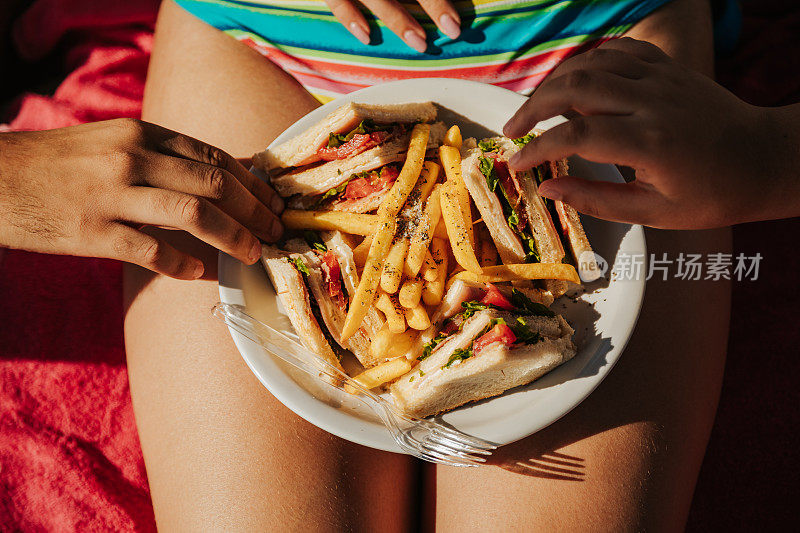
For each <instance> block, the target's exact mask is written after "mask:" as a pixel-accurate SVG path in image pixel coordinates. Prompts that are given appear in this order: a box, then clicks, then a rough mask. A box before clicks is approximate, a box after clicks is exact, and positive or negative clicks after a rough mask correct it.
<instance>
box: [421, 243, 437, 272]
mask: <svg viewBox="0 0 800 533" xmlns="http://www.w3.org/2000/svg"><path fill="white" fill-rule="evenodd" d="M437 240H440V241H441V239H437ZM432 243H433V242H432ZM432 243H431V244H432ZM419 275H420V276H422V278H423V279H424V280H425V281H433V280H435V279H436V278H437V277H439V263H437V262H436V260H435V259H434V258H433V254H432V253H431V251H430V250H425V259H423V260H422V268H421V269H420V271H419Z"/></svg>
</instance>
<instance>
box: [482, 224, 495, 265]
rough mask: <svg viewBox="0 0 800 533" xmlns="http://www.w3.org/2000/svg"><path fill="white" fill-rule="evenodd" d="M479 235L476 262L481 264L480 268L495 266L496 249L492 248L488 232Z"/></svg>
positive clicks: (492, 244)
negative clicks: (478, 250) (478, 255)
mask: <svg viewBox="0 0 800 533" xmlns="http://www.w3.org/2000/svg"><path fill="white" fill-rule="evenodd" d="M480 235H481V239H480V241H481V242H480V257H479V258H478V261H479V262H480V264H481V268H484V267H487V266H493V265H496V264H497V249H496V248H495V247H494V242H492V238H491V236H490V235H489V232H488V231H487V232H486V233H485V234H484V233H483V232H481V233H480Z"/></svg>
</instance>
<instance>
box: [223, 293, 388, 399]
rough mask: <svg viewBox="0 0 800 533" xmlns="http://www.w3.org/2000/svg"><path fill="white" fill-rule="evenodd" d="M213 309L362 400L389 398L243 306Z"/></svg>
mask: <svg viewBox="0 0 800 533" xmlns="http://www.w3.org/2000/svg"><path fill="white" fill-rule="evenodd" d="M211 312H212V314H213V315H214V316H216V317H217V318H219V319H221V320H222V321H223V322H225V324H227V325H228V326H229V327H230V328H231V329H233V330H235V331H237V332H238V333H240V334H242V335H243V336H245V337H246V338H248V339H250V340H251V341H253V342H255V343H256V344H259V345H261V346H263V347H264V348H266V349H267V350H268V351H269V352H271V353H272V354H274V355H275V356H277V357H279V358H280V359H282V360H283V361H286V362H287V363H289V364H290V365H292V366H293V367H295V368H297V369H299V370H302V371H303V372H305V373H307V374H310V375H311V376H313V377H315V378H316V377H319V376H320V374H322V375H324V376H327V377H328V378H330V381H329V382H328V384H329V385H330V386H332V387H334V388H336V389H339V390H341V391H344V392H347V393H348V394H350V392H349V391H348V390H346V389H345V387H344V385H343V384H342V383H346V384H347V385H348V386H350V387H352V388H353V389H355V390H356V391H358V392H359V393H360V395H357V397H358V398H359V399H361V400H362V401H365V397H366V398H369V399H371V400H372V401H374V402H376V403H379V404H380V403H381V402H382V401H385V400H383V398H380V397H379V396H377V395H376V394H375V393H373V392H372V391H371V390H369V389H367V388H366V387H364V386H363V385H362V384H361V383H359V382H358V381H356V380H354V379H353V378H351V377H350V376H348V375H347V374H346V373H345V372H343V371H341V370H339V369H338V368H336V367H335V366H333V365H332V364H330V363H329V362H328V361H326V360H325V359H323V358H321V357H319V356H318V355H317V354H315V353H313V352H312V351H311V350H308V349H307V348H305V347H304V346H302V345H300V344H298V343H297V342H295V341H294V340H292V339H290V338H289V337H287V336H286V335H284V334H283V333H281V332H279V331H277V330H275V329H273V328H271V327H270V326H268V325H267V324H264V323H263V322H262V321H260V320H258V319H257V318H254V317H252V316H250V315H249V314H247V313H246V312H245V311H244V310H243V309H242V307H241V306H238V305H231V304H226V303H222V302H219V303H217V305H215V306H214V307H213V308H212V309H211Z"/></svg>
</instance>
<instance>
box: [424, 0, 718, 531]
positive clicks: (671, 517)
mask: <svg viewBox="0 0 800 533" xmlns="http://www.w3.org/2000/svg"><path fill="white" fill-rule="evenodd" d="M630 35H631V36H634V37H636V38H640V39H642V38H644V39H647V40H650V41H651V42H654V43H655V44H657V45H659V46H661V47H662V48H663V49H664V50H665V51H666V52H667V53H670V54H672V55H673V56H674V57H677V58H679V59H680V60H682V61H683V62H684V63H685V64H687V65H689V66H692V67H694V68H696V69H698V70H701V71H704V72H707V73H709V74H710V73H711V68H712V61H713V60H712V56H711V33H710V17H709V12H708V6H707V3H706V2H696V1H695V0H680V1H677V2H675V3H674V4H670V5H668V6H666V7H665V8H664V9H662V10H660V11H659V12H657V13H655V14H654V15H653V16H651V17H649V18H648V19H647V20H645V21H643V22H642V23H640V24H639V25H638V26H637V27H635V28H633V29H632V30H631V32H630ZM647 245H648V250H649V251H650V252H652V253H655V254H656V256H657V257H661V253H664V252H666V253H667V254H668V257H669V258H672V259H675V258H676V257H677V255H678V254H679V253H681V252H684V253H709V252H729V251H730V247H731V243H730V231H729V230H719V231H707V232H685V233H680V232H667V231H648V232H647ZM729 313H730V285H729V283H727V282H711V281H704V282H699V281H698V282H690V281H678V280H669V281H666V282H663V281H650V282H648V285H647V290H646V294H645V301H644V308H643V310H642V314H641V316H640V318H639V323H638V326H637V328H636V331H635V333H634V336H633V338H632V339H631V342H630V344H629V345H628V348H627V349H626V350H625V353H624V355H623V357H622V359H621V360H620V362H619V363H618V365H617V366H616V367H615V368H614V370H613V371H612V372H611V374H610V375H609V377H608V379H606V380H605V381H604V382H603V384H602V385H601V386H600V387H599V388H598V389H597V390H596V391H595V392H594V393H593V394H592V395H591V396H590V397H589V398H588V399H587V401H585V402H584V403H583V404H581V405H580V406H579V407H578V408H576V409H575V410H574V411H573V412H572V413H570V414H569V415H567V416H566V417H564V418H563V419H561V420H560V421H558V422H557V423H555V424H553V425H552V426H550V427H549V428H547V429H545V430H544V431H541V432H539V433H537V434H536V435H534V436H532V437H529V438H527V439H524V440H523V441H521V442H518V443H515V444H513V445H510V446H506V447H504V448H503V449H501V450H500V452H499V453H498V454H497V462H498V464H499V467H489V468H485V469H478V470H473V469H470V470H459V469H453V468H443V467H437V468H436V469H435V473H434V472H432V470H433V468H430V469H429V472H428V475H429V477H430V478H433V477H435V483H432V482H431V483H428V487H429V490H430V491H432V492H434V491H435V493H434V494H430V495H428V496H427V497H426V498H425V500H424V501H425V502H434V501H435V502H436V503H435V508H430V509H428V511H427V515H428V519H429V520H428V521H429V522H430V521H431V520H435V523H436V527H437V528H441V530H442V531H478V530H484V529H485V528H486V526H487V524H491V529H492V530H495V531H526V530H532V529H535V530H539V529H541V530H547V531H550V530H559V531H561V530H564V531H580V530H592V531H632V530H644V531H661V530H671V531H675V530H682V528H683V527H684V524H685V521H686V516H687V513H688V510H689V506H690V503H691V498H692V493H693V491H694V485H695V482H696V479H697V474H698V471H699V468H700V464H701V461H702V458H703V453H704V451H705V446H706V443H707V441H708V436H709V433H710V431H711V426H712V422H713V419H714V413H715V411H716V407H717V401H718V398H719V390H720V385H721V381H722V371H723V367H724V361H725V351H726V341H727V334H728V321H729ZM465 508H468V509H469V512H464V510H465Z"/></svg>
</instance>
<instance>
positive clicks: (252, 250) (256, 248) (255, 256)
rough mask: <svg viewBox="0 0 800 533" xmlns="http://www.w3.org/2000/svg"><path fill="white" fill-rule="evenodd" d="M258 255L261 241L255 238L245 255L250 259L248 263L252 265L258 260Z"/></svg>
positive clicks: (259, 254)
mask: <svg viewBox="0 0 800 533" xmlns="http://www.w3.org/2000/svg"><path fill="white" fill-rule="evenodd" d="M259 257H261V243H260V242H259V241H258V239H256V242H255V243H254V244H253V247H252V248H250V253H249V254H248V255H247V258H248V259H250V264H251V265H252V264H253V263H255V262H256V261H258V258H259Z"/></svg>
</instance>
